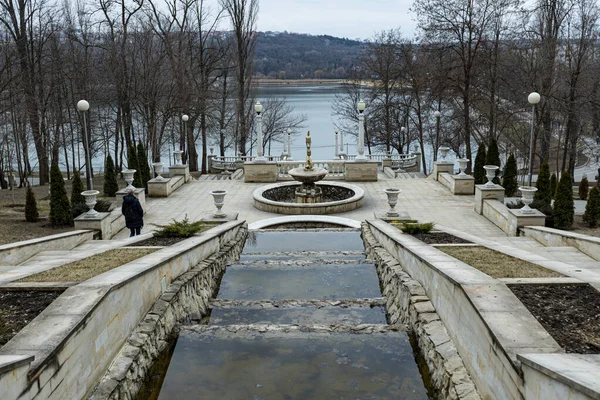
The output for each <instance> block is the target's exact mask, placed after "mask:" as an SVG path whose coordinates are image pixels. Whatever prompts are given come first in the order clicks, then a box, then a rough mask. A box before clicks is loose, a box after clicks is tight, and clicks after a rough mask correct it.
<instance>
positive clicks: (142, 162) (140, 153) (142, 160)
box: [137, 140, 154, 189]
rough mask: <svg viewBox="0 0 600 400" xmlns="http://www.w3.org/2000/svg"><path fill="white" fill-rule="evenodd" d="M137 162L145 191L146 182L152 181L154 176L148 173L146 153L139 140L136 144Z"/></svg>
mask: <svg viewBox="0 0 600 400" xmlns="http://www.w3.org/2000/svg"><path fill="white" fill-rule="evenodd" d="M137 160H138V167H139V168H140V174H141V178H142V184H143V186H144V187H145V188H146V189H148V181H149V180H150V179H152V178H153V177H154V175H153V173H151V172H150V166H149V165H148V152H147V151H146V149H145V148H144V145H143V144H142V141H141V140H140V141H139V142H138V146H137ZM140 187H141V186H140Z"/></svg>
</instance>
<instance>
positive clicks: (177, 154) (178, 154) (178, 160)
mask: <svg viewBox="0 0 600 400" xmlns="http://www.w3.org/2000/svg"><path fill="white" fill-rule="evenodd" d="M182 154H183V151H182V150H175V151H174V152H173V157H175V165H182V163H181V155H182Z"/></svg>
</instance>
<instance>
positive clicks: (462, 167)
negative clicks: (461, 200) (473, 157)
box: [456, 158, 469, 176]
mask: <svg viewBox="0 0 600 400" xmlns="http://www.w3.org/2000/svg"><path fill="white" fill-rule="evenodd" d="M456 161H458V168H459V169H460V173H459V174H458V176H467V174H466V173H465V171H466V170H467V164H468V162H469V159H468V158H459V159H458V160H456Z"/></svg>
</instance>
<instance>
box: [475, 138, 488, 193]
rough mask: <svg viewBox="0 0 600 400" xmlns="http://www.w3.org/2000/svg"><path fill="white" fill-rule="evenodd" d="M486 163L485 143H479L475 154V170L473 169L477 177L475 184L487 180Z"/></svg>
mask: <svg viewBox="0 0 600 400" xmlns="http://www.w3.org/2000/svg"><path fill="white" fill-rule="evenodd" d="M484 165H485V145H484V144H483V143H479V147H478V148H477V155H476V156H475V166H474V168H475V170H474V171H473V176H474V177H475V184H476V185H481V184H484V183H486V182H487V178H486V177H485V170H484V169H483V166H484Z"/></svg>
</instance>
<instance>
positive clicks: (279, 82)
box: [252, 78, 347, 86]
mask: <svg viewBox="0 0 600 400" xmlns="http://www.w3.org/2000/svg"><path fill="white" fill-rule="evenodd" d="M252 82H253V85H254V86H336V85H344V84H346V83H347V81H346V79H271V78H254V80H253V81H252Z"/></svg>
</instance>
